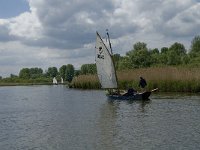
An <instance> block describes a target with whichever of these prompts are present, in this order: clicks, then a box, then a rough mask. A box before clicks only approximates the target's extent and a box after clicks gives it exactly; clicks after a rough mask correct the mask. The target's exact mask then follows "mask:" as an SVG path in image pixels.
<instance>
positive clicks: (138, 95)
mask: <svg viewBox="0 0 200 150" xmlns="http://www.w3.org/2000/svg"><path fill="white" fill-rule="evenodd" d="M150 95H151V92H143V93H135V94H133V95H129V96H127V95H107V97H108V99H110V100H148V99H149V96H150Z"/></svg>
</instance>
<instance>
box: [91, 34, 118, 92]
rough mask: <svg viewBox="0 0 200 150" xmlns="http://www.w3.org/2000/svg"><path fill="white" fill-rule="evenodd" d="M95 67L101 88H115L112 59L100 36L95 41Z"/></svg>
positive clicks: (115, 80) (115, 81)
mask: <svg viewBox="0 0 200 150" xmlns="http://www.w3.org/2000/svg"><path fill="white" fill-rule="evenodd" d="M95 49H96V66H97V74H98V78H99V80H100V83H101V86H102V88H117V79H116V74H115V73H116V72H115V67H114V64H113V60H112V57H111V55H110V52H109V50H108V48H107V47H106V45H105V44H104V42H103V40H102V39H101V37H100V35H99V34H98V33H97V39H96V47H95Z"/></svg>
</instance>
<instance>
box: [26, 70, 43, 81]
mask: <svg viewBox="0 0 200 150" xmlns="http://www.w3.org/2000/svg"><path fill="white" fill-rule="evenodd" d="M29 71H30V78H32V79H36V78H40V77H42V76H43V70H42V69H41V68H30V69H29Z"/></svg>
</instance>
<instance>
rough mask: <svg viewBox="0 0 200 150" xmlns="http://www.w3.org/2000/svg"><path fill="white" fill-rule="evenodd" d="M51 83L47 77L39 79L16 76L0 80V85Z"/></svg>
mask: <svg viewBox="0 0 200 150" xmlns="http://www.w3.org/2000/svg"><path fill="white" fill-rule="evenodd" d="M50 84H52V81H51V79H49V78H39V79H21V78H18V77H14V78H4V79H1V80H0V86H23V85H50Z"/></svg>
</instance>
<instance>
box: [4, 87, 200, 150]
mask: <svg viewBox="0 0 200 150" xmlns="http://www.w3.org/2000/svg"><path fill="white" fill-rule="evenodd" d="M199 141H200V96H199V95H183V94H177V93H176V94H166V93H165V94H160V93H157V94H153V95H152V96H151V98H150V100H149V101H146V102H141V101H108V100H107V99H106V96H105V93H104V92H103V91H98V90H75V89H68V88H66V87H65V86H61V85H58V86H13V87H0V149H2V150H13V149H19V150H66V149H69V150H107V149H109V150H122V149H123V150H129V149H130V150H133V149H136V150H139V149H143V150H145V149H148V150H149V149H152V150H157V149H158V150H160V149H162V150H171V149H176V150H183V149H187V150H189V149H191V150H194V149H195V150H196V149H200V144H199Z"/></svg>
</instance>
